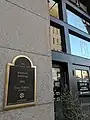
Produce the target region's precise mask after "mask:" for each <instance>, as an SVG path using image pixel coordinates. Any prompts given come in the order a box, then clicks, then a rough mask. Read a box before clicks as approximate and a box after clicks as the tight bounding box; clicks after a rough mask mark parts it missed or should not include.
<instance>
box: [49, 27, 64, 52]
mask: <svg viewBox="0 0 90 120" xmlns="http://www.w3.org/2000/svg"><path fill="white" fill-rule="evenodd" d="M50 40H51V49H52V50H55V51H62V44H61V34H60V29H58V28H56V27H53V26H50Z"/></svg>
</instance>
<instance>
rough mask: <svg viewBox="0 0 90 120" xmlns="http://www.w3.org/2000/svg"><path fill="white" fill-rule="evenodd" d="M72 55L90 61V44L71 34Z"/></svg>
mask: <svg viewBox="0 0 90 120" xmlns="http://www.w3.org/2000/svg"><path fill="white" fill-rule="evenodd" d="M69 39H70V47H71V54H72V55H77V56H80V57H84V58H88V59H90V42H88V41H85V40H83V39H81V38H79V37H76V36H74V35H71V34H69Z"/></svg>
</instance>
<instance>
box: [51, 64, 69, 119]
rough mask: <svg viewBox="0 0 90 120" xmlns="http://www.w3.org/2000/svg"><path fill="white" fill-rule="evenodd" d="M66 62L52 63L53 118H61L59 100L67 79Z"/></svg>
mask: <svg viewBox="0 0 90 120" xmlns="http://www.w3.org/2000/svg"><path fill="white" fill-rule="evenodd" d="M67 74H68V70H67V64H66V63H57V64H56V63H53V65H52V80H53V92H54V113H55V120H60V119H61V120H63V113H62V108H61V102H60V95H61V92H62V90H63V88H64V86H65V84H68V81H67Z"/></svg>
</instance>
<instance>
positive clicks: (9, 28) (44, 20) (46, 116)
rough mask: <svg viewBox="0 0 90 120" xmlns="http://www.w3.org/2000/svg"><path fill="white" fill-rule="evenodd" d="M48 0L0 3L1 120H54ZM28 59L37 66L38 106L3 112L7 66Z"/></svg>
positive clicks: (9, 0) (11, 0)
mask: <svg viewBox="0 0 90 120" xmlns="http://www.w3.org/2000/svg"><path fill="white" fill-rule="evenodd" d="M49 24H50V21H49V15H48V3H47V0H0V120H54V107H53V88H52V86H53V83H52V78H51V75H52V74H51V68H52V65H51V64H52V60H51V47H50V41H49ZM17 55H26V56H28V57H29V58H30V59H31V60H32V62H33V64H34V65H35V66H36V67H37V72H36V74H37V77H36V80H37V85H36V87H37V92H36V93H37V96H36V105H35V106H32V107H26V108H21V109H14V110H9V111H4V110H3V102H4V85H5V71H6V64H7V63H10V62H12V60H13V58H14V57H16V56H17Z"/></svg>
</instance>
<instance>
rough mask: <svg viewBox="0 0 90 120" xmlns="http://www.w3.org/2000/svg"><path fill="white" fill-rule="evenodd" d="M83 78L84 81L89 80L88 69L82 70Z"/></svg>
mask: <svg viewBox="0 0 90 120" xmlns="http://www.w3.org/2000/svg"><path fill="white" fill-rule="evenodd" d="M82 78H83V80H84V81H87V80H89V77H88V71H85V70H83V71H82Z"/></svg>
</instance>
